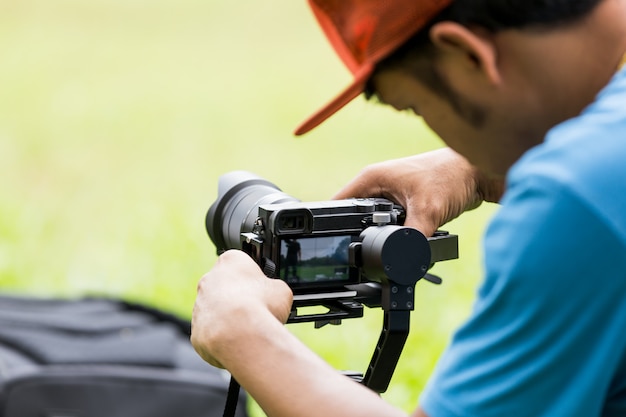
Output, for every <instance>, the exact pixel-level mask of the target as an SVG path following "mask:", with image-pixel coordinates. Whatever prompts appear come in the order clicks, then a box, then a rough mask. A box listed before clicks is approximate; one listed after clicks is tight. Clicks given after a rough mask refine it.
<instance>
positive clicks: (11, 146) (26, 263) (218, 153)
mask: <svg viewBox="0 0 626 417" xmlns="http://www.w3.org/2000/svg"><path fill="white" fill-rule="evenodd" d="M0 62H1V64H0V166H1V169H2V175H1V176H0V192H1V194H0V289H1V290H2V291H3V292H6V293H28V294H36V295H43V296H53V295H54V296H57V295H59V296H81V295H84V294H104V295H110V296H120V297H124V298H127V299H131V300H135V301H141V302H147V303H150V304H153V305H157V306H159V307H162V308H165V309H167V310H170V311H173V312H175V313H177V314H180V315H183V316H186V317H189V316H190V312H191V308H192V306H193V301H194V295H195V286H196V282H197V280H198V279H199V278H200V276H201V275H202V274H203V273H204V272H205V271H206V270H208V269H209V268H210V267H211V265H212V263H213V262H214V261H215V253H214V252H215V250H214V248H213V246H212V244H211V242H210V241H209V239H208V238H207V235H206V232H205V230H204V215H205V212H206V209H207V208H208V207H209V205H210V204H211V202H212V201H213V199H214V198H215V197H216V194H217V178H218V177H219V175H220V174H222V173H224V172H227V171H230V170H234V169H246V170H249V171H252V172H255V173H257V174H259V175H261V176H263V177H265V178H267V179H269V180H271V181H272V182H274V183H276V184H278V185H279V186H281V188H282V189H283V190H284V191H286V192H287V193H289V194H291V195H293V196H295V197H298V198H300V199H303V200H325V199H328V198H330V196H332V195H333V194H334V193H335V192H336V191H337V190H338V189H339V188H340V187H341V186H342V185H343V184H345V183H346V182H347V181H349V180H350V179H351V178H352V177H354V176H355V175H356V174H357V173H358V172H359V170H360V169H361V168H362V167H364V166H365V165H367V164H369V163H372V162H376V161H380V160H385V159H390V158H397V157H402V156H406V155H409V154H413V153H418V152H422V151H426V150H430V149H434V148H437V147H440V146H442V143H441V142H440V141H439V140H438V139H437V138H436V137H435V136H434V135H433V134H432V133H431V132H430V131H429V130H428V129H427V128H426V127H425V126H424V125H423V123H422V122H421V120H419V119H417V118H415V117H411V116H409V115H407V114H403V113H396V112H394V111H392V110H391V109H389V108H386V107H383V106H380V105H375V104H371V103H366V102H365V101H364V100H363V99H357V100H355V102H353V103H351V104H350V105H349V106H348V107H347V108H345V109H344V110H343V111H342V112H340V113H339V114H337V115H336V116H335V117H333V118H332V119H331V120H329V121H328V122H326V123H325V124H324V125H322V126H321V127H319V128H318V129H316V130H314V131H313V132H312V133H310V134H308V135H306V136H305V137H303V138H297V139H296V138H294V137H293V136H292V131H293V129H294V128H295V126H296V125H297V124H298V123H299V122H301V121H302V120H303V119H304V118H305V117H306V116H308V115H309V113H311V112H312V111H314V110H316V109H317V108H318V107H319V106H320V105H322V104H323V103H325V102H326V101H327V100H328V99H330V98H331V97H332V96H333V95H334V94H336V93H337V92H338V91H339V90H340V89H341V88H342V87H343V86H344V85H345V84H346V83H347V82H348V80H349V75H348V73H347V72H346V71H345V70H344V68H343V66H342V64H341V63H340V62H339V60H338V59H337V58H336V57H335V55H334V53H333V51H332V50H331V49H330V47H329V46H328V45H327V43H326V40H325V39H324V38H323V37H322V35H321V32H320V31H319V29H318V27H317V24H316V22H315V21H314V19H313V17H312V16H311V15H310V12H309V10H308V8H307V6H306V2H305V1H304V0H298V1H294V0H282V1H277V2H271V3H267V2H258V1H252V0H242V1H238V2H231V1H226V0H211V1H199V0H178V1H173V0H152V1H146V0H124V1H122V0H106V1H105V0H89V1H85V0H82V1H80V0H57V1H54V2H50V1H46V0H19V1H18V0H7V1H4V2H1V3H0ZM493 210H494V207H493V206H491V205H483V206H482V207H480V208H479V209H477V210H474V211H472V212H469V213H467V214H465V215H464V216H462V217H461V218H460V219H458V220H455V221H454V222H452V223H451V224H449V225H447V227H446V228H447V229H448V230H450V231H451V232H453V233H457V234H459V236H460V251H461V259H460V260H457V261H450V262H445V263H442V264H440V265H437V266H436V267H435V270H434V271H433V272H434V273H437V274H439V275H441V276H442V277H443V278H444V284H443V285H442V286H440V287H436V286H433V285H430V284H428V283H425V282H420V283H418V290H417V294H416V304H417V307H416V311H415V312H414V313H413V318H412V330H411V334H410V337H409V341H408V343H407V346H406V348H405V352H404V354H403V356H402V358H401V360H400V363H399V365H398V368H397V370H396V373H395V374H394V378H393V380H392V383H391V386H390V389H389V391H388V392H387V393H386V394H384V397H385V398H386V399H387V400H388V401H390V402H391V403H393V404H395V405H397V406H398V407H401V408H402V409H404V410H406V411H410V410H412V409H413V408H414V407H415V405H416V403H417V396H418V394H419V392H420V390H421V389H422V387H423V384H424V383H425V381H426V379H427V376H428V375H429V373H430V372H431V370H432V368H433V366H434V364H435V361H436V358H437V357H438V355H439V354H440V353H441V351H442V349H443V348H444V346H445V344H446V342H447V340H448V339H449V337H450V335H451V333H452V331H453V329H454V328H455V327H456V326H457V325H458V323H460V322H461V321H462V320H463V318H464V317H465V316H466V315H467V313H468V311H469V309H470V308H471V302H472V298H473V293H474V291H475V288H476V286H477V284H478V282H479V279H480V275H481V252H480V239H481V234H482V230H483V229H484V226H485V223H486V222H487V220H488V218H489V217H490V216H491V214H492V213H493ZM381 317H382V314H381V312H380V311H379V310H371V311H367V314H366V317H365V318H364V319H360V320H349V321H346V322H344V324H343V325H342V326H327V327H325V328H323V329H320V330H315V329H313V326H312V325H307V324H302V325H297V326H290V329H291V330H292V331H293V332H294V333H296V334H297V335H298V337H300V338H301V339H302V340H303V341H304V342H305V343H306V344H307V345H309V346H311V348H313V349H314V350H315V351H317V352H318V353H319V354H320V355H322V356H323V357H324V358H325V359H326V360H327V361H329V362H330V363H331V364H332V365H334V366H336V367H337V368H339V369H351V370H357V371H363V370H364V369H365V366H366V365H367V363H368V362H369V359H370V357H371V353H372V350H373V348H374V345H375V343H376V340H377V338H378V334H379V332H380V329H381V326H382V322H381ZM259 360H263V358H259ZM290 388H291V387H285V395H295V394H296V392H291V391H290ZM253 413H254V414H256V415H260V414H261V412H260V411H259V410H258V409H256V408H254V407H253Z"/></svg>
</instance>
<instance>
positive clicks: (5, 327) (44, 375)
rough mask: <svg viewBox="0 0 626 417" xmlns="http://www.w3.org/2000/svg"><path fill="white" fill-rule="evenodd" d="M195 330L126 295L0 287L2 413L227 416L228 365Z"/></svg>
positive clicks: (9, 416) (14, 416)
mask: <svg viewBox="0 0 626 417" xmlns="http://www.w3.org/2000/svg"><path fill="white" fill-rule="evenodd" d="M189 331H190V325H189V322H188V321H185V320H181V319H179V318H177V317H175V316H173V315H170V314H167V313H164V312H162V311H159V310H157V309H153V308H149V307H146V306H141V305H137V304H131V303H126V302H123V301H119V300H110V299H102V298H86V299H79V300H62V299H33V298H20V297H2V296H0V417H214V416H215V417H217V416H221V415H222V413H223V411H224V404H225V401H226V393H227V390H228V378H229V375H228V374H227V373H226V372H225V371H223V370H220V369H217V368H214V367H212V366H210V365H208V364H207V363H206V362H204V361H203V360H202V359H201V358H200V357H199V356H198V355H197V354H196V353H195V351H194V350H193V348H192V347H191V344H190V342H189ZM245 400H246V397H245V394H244V393H242V394H240V396H239V399H238V407H237V416H240V417H245V408H246V407H245Z"/></svg>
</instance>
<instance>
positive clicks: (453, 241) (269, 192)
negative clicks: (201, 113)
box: [206, 171, 458, 295]
mask: <svg viewBox="0 0 626 417" xmlns="http://www.w3.org/2000/svg"><path fill="white" fill-rule="evenodd" d="M404 219H405V212H404V209H403V208H402V207H400V206H398V205H396V204H394V203H392V202H391V201H389V200H386V199H383V198H358V199H348V200H330V201H317V202H301V201H299V200H297V199H295V198H293V197H291V196H289V195H287V194H285V193H283V192H282V191H280V189H279V188H278V187H276V186H275V185H274V184H272V183H270V182H268V181H266V180H264V179H262V178H259V177H257V176H256V175H254V174H251V173H249V172H245V171H233V172H230V173H227V174H225V175H223V176H222V177H220V180H219V183H218V199H217V200H216V201H215V202H214V203H213V205H212V206H211V208H210V209H209V211H208V213H207V217H206V226H207V231H208V233H209V236H210V237H211V239H212V240H213V242H214V243H215V245H216V246H217V248H218V252H222V251H224V250H228V249H241V250H243V251H244V252H246V253H247V254H249V255H250V256H251V257H252V258H253V259H254V260H255V261H256V262H257V263H258V264H259V265H260V267H261V268H262V269H263V272H264V273H265V275H267V276H268V277H270V278H279V279H282V280H284V281H285V282H287V284H289V286H290V287H291V289H292V290H293V292H294V294H295V295H304V294H319V293H332V292H337V291H342V290H344V289H345V287H346V286H354V285H355V284H361V283H367V282H378V283H381V284H385V283H386V282H387V281H392V282H393V283H395V284H398V285H414V284H415V282H417V281H418V280H419V279H420V278H422V277H423V276H424V275H425V274H426V272H427V271H428V269H429V268H430V267H431V266H432V265H433V264H434V263H435V262H438V261H443V260H448V259H455V258H457V257H458V239H457V236H455V235H450V234H448V233H447V232H437V233H436V234H435V236H433V237H431V238H428V239H427V238H426V237H424V236H423V235H422V234H421V233H420V232H419V231H417V230H415V229H413V228H409V227H403V226H402V224H403V223H404Z"/></svg>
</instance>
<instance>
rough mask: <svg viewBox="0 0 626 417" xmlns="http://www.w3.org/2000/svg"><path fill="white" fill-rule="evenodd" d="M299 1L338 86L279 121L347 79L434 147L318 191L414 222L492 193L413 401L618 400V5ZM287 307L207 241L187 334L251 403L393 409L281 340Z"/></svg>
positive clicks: (622, 0) (439, 219) (454, 406)
mask: <svg viewBox="0 0 626 417" xmlns="http://www.w3.org/2000/svg"><path fill="white" fill-rule="evenodd" d="M311 5H312V7H313V10H314V12H315V14H316V16H317V18H318V20H319V21H320V24H321V25H322V28H323V29H324V31H325V33H326V34H327V36H328V37H329V40H330V41H331V43H332V44H333V45H334V47H335V49H336V50H337V52H338V54H339V55H340V57H341V58H342V59H343V61H344V63H346V65H347V66H348V68H349V69H350V70H351V71H352V73H353V74H354V76H355V81H354V83H353V85H351V86H350V87H349V88H348V89H347V90H345V91H344V92H343V93H342V94H341V95H340V96H338V97H337V98H336V99H335V100H334V101H333V102H331V103H330V104H329V105H328V106H327V107H326V108H324V109H323V110H321V111H320V112H318V113H317V114H316V115H314V116H313V117H312V118H311V119H310V120H308V121H307V122H305V124H304V125H303V126H302V127H301V128H300V129H299V130H298V133H304V132H305V131H307V130H309V129H311V128H313V127H314V126H316V125H317V124H319V123H321V122H322V121H323V120H324V119H325V118H327V117H328V116H330V115H331V114H332V113H334V112H335V111H337V110H338V109H340V108H341V107H342V106H343V105H345V104H346V103H347V102H349V101H350V100H351V99H353V98H354V97H355V96H356V95H358V94H360V93H361V92H363V91H365V92H366V93H367V94H369V95H371V94H375V95H376V96H378V97H379V98H380V100H381V101H383V102H384V103H388V104H390V105H392V106H393V107H395V108H396V109H398V110H402V109H411V110H413V111H414V112H415V113H416V114H419V115H421V116H422V117H423V118H424V120H425V121H426V122H427V123H428V124H429V125H430V126H431V127H432V128H433V130H434V131H435V132H437V133H438V134H439V135H440V136H441V138H442V139H443V140H444V141H445V142H446V143H447V144H448V145H449V147H450V149H443V150H439V151H435V152H433V153H429V154H425V155H418V156H415V157H409V158H406V159H401V160H397V161H390V162H385V163H382V164H379V165H375V166H373V167H369V168H367V169H366V170H364V171H363V172H362V174H361V175H359V176H358V177H357V178H356V179H355V180H354V181H352V182H351V183H350V184H348V186H347V187H346V188H345V189H344V190H342V191H341V192H340V193H339V194H338V197H354V196H365V195H381V196H386V197H390V198H392V199H394V200H396V201H397V202H399V203H401V204H403V205H404V206H405V207H406V208H407V210H408V218H407V223H408V224H409V225H412V226H414V227H416V228H418V229H420V230H421V231H422V232H424V233H425V234H430V233H432V232H433V231H434V230H435V229H436V228H437V227H439V226H440V225H441V224H443V223H445V222H446V221H448V220H450V219H452V218H454V217H456V216H458V215H459V214H461V213H462V212H463V211H465V210H467V209H470V208H472V207H475V206H477V205H478V204H480V202H481V201H483V200H490V201H497V200H500V202H501V204H502V207H501V209H500V211H499V213H498V214H497V216H496V217H495V218H494V220H493V222H492V224H491V225H490V227H489V229H488V231H487V234H486V237H485V260H486V264H485V271H486V275H485V280H484V283H483V284H482V286H481V288H480V289H479V291H478V294H477V300H476V303H475V306H474V310H473V312H472V315H471V317H470V318H469V319H468V321H467V323H465V324H464V325H463V326H462V327H461V328H460V329H459V330H458V332H457V333H456V335H455V336H454V338H453V340H452V341H451V343H450V346H449V347H448V349H447V351H446V352H445V353H444V355H443V357H442V358H441V360H440V362H439V364H438V366H437V369H436V371H435V374H434V375H433V376H432V378H431V379H430V381H429V384H428V386H427V388H426V390H425V392H424V393H422V396H421V399H420V404H421V405H420V407H419V408H418V409H417V410H416V411H415V414H414V415H415V416H430V417H440V416H527V415H528V416H624V415H626V70H625V69H622V70H619V67H620V62H621V61H622V60H623V56H624V53H625V52H626V0H580V1H572V0H543V1H528V0H509V1H506V2H505V1H502V0H441V1H436V0H394V1H384V2H383V1H379V0H313V1H311ZM505 178H506V185H504V180H505ZM235 294H236V295H237V296H236V297H235ZM290 304H291V298H290V291H289V289H288V288H287V287H286V285H284V283H282V282H280V281H278V280H269V279H266V278H265V277H264V276H263V275H262V273H261V272H260V271H259V268H258V267H257V266H256V265H255V264H254V263H252V262H251V261H250V260H249V259H247V256H246V255H244V254H242V253H239V252H235V251H231V252H227V253H226V254H224V255H223V256H222V257H221V258H220V259H219V261H218V262H217V264H216V266H215V268H214V269H213V270H212V271H211V272H209V273H208V274H207V275H205V277H204V278H203V280H202V281H201V283H200V285H199V294H198V299H197V302H196V306H195V308H194V323H193V334H192V341H193V343H194V346H195V347H196V350H197V351H198V352H199V353H200V354H201V355H202V356H203V357H204V358H205V359H206V360H208V361H209V362H211V363H213V364H220V365H223V366H224V367H226V368H227V369H228V370H230V371H231V372H232V373H233V374H234V375H235V377H236V378H237V379H238V380H239V381H240V382H241V383H242V385H243V386H244V387H245V388H246V389H247V390H248V391H249V392H250V393H251V394H252V396H253V397H254V398H255V399H257V401H258V402H259V403H260V405H261V406H262V407H263V408H264V409H265V411H266V412H267V413H268V414H269V415H271V416H296V415H297V416H308V415H311V416H313V415H316V416H320V415H321V416H334V415H337V416H346V415H355V416H357V415H358V416H365V415H372V416H374V415H376V416H387V415H388V416H396V415H397V416H399V415H402V413H401V412H400V411H398V410H396V409H394V408H393V407H391V406H389V405H388V404H386V403H385V402H384V401H383V400H381V399H380V398H379V397H378V396H376V395H375V394H373V393H371V392H369V391H368V390H367V389H365V388H363V387H361V386H360V385H358V384H355V383H353V382H351V381H349V380H348V379H346V378H344V377H342V376H339V375H337V374H336V372H335V371H334V370H332V369H331V368H330V367H328V366H327V365H326V364H325V363H324V362H323V361H321V360H320V359H319V358H317V357H316V356H315V355H314V354H312V353H311V352H310V351H309V350H307V349H306V348H305V347H304V346H302V345H300V344H299V342H298V341H297V340H296V339H295V338H293V337H292V336H291V335H290V334H289V333H288V332H287V331H286V330H285V329H284V327H283V326H282V322H284V321H285V320H286V318H287V316H288V313H289V306H290ZM233 313H234V314H233ZM267 381H272V383H267ZM287 386H297V387H298V395H297V396H287V395H284V391H283V389H282V387H287Z"/></svg>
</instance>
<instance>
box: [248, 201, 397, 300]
mask: <svg viewBox="0 0 626 417" xmlns="http://www.w3.org/2000/svg"><path fill="white" fill-rule="evenodd" d="M258 214H259V216H258V219H257V221H256V222H255V225H254V227H253V230H252V231H250V232H249V233H242V239H243V241H242V250H243V251H245V252H246V253H248V254H249V255H250V256H251V257H252V258H253V259H255V260H256V261H257V262H258V263H259V265H261V267H262V268H263V271H264V272H265V274H266V275H267V276H269V277H272V278H280V279H282V280H284V281H286V282H287V283H288V284H289V286H290V287H291V288H292V290H293V291H294V293H296V294H297V293H305V292H309V293H310V292H314V291H332V290H334V289H336V288H338V287H343V286H344V285H350V284H357V283H359V282H361V273H360V272H359V268H358V265H357V256H356V251H357V249H356V248H357V247H358V246H357V245H356V244H357V243H358V242H359V236H360V234H361V233H362V232H363V230H365V229H367V228H368V227H373V226H376V225H377V224H376V223H374V222H375V221H378V222H379V224H381V225H382V223H383V222H384V224H398V222H399V221H401V220H402V219H403V215H404V213H403V212H402V211H400V210H398V208H396V207H394V205H393V204H392V203H391V202H390V201H388V200H384V199H355V200H337V201H319V202H307V203H302V202H288V203H279V204H267V205H261V206H260V207H259V210H258Z"/></svg>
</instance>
